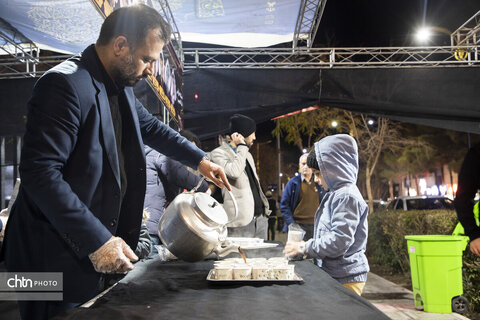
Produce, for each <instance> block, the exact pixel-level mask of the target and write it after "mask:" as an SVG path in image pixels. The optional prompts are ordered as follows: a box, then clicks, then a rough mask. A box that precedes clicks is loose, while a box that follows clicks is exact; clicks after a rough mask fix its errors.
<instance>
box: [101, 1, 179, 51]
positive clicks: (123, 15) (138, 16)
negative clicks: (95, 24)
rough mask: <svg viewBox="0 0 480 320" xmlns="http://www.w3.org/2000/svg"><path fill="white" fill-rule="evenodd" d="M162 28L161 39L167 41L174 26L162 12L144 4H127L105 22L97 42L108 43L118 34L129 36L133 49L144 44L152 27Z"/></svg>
mask: <svg viewBox="0 0 480 320" xmlns="http://www.w3.org/2000/svg"><path fill="white" fill-rule="evenodd" d="M156 28H160V30H161V33H160V34H159V35H158V36H159V39H161V40H162V41H163V42H165V43H167V42H169V41H170V37H171V35H172V28H171V27H170V25H169V24H168V23H167V22H166V21H165V20H164V19H163V18H162V16H161V15H160V13H158V11H157V10H155V9H154V8H152V7H149V6H147V5H144V4H138V5H134V6H127V7H122V8H119V9H117V10H115V11H113V12H112V13H111V14H110V15H109V16H108V17H107V18H106V19H105V21H104V22H103V24H102V28H101V29H100V35H99V36H98V40H97V44H99V45H106V44H108V43H109V42H110V41H111V40H112V39H115V38H116V37H118V36H124V37H126V38H127V40H128V43H129V46H130V48H131V49H136V48H138V47H140V46H142V45H143V44H145V40H146V37H147V34H148V31H149V30H151V29H156Z"/></svg>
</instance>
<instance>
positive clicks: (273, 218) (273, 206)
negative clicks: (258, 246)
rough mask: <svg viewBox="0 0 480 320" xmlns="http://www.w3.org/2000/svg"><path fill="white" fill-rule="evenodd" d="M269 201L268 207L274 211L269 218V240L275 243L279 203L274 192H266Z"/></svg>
mask: <svg viewBox="0 0 480 320" xmlns="http://www.w3.org/2000/svg"><path fill="white" fill-rule="evenodd" d="M265 195H266V196H267V199H268V207H269V209H270V210H271V211H272V212H271V213H270V215H269V216H268V240H272V241H275V226H276V223H277V201H276V200H275V199H274V198H273V195H272V192H271V191H270V190H268V191H267V192H265Z"/></svg>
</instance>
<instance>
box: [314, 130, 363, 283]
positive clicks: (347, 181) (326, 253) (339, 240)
mask: <svg viewBox="0 0 480 320" xmlns="http://www.w3.org/2000/svg"><path fill="white" fill-rule="evenodd" d="M315 155H316V158H317V161H318V165H319V168H320V172H321V173H322V176H323V179H324V180H325V183H326V184H327V186H328V189H329V192H328V193H327V194H326V195H325V196H324V198H323V200H322V202H321V203H320V206H319V208H318V210H317V213H316V215H315V231H314V237H313V239H310V240H308V241H307V242H306V244H305V253H306V254H307V256H309V257H311V258H315V263H316V264H317V265H318V266H319V267H321V268H322V269H323V270H325V272H327V273H328V274H329V275H331V276H332V277H333V278H335V279H336V280H338V281H339V282H341V283H349V282H364V281H366V280H367V273H368V271H369V270H370V268H369V266H368V261H367V257H366V256H365V249H366V246H367V235H368V223H367V215H368V206H367V204H366V203H365V201H364V200H363V197H362V195H361V194H360V191H359V190H358V188H357V186H356V184H355V183H356V181H357V175H358V150H357V143H356V142H355V140H354V139H353V138H352V137H351V136H349V135H346V134H338V135H333V136H328V137H325V138H323V139H321V140H320V141H318V142H316V143H315Z"/></svg>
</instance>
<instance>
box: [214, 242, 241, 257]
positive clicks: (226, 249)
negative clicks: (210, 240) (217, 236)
mask: <svg viewBox="0 0 480 320" xmlns="http://www.w3.org/2000/svg"><path fill="white" fill-rule="evenodd" d="M238 248H239V246H237V245H233V244H228V245H226V246H222V244H221V243H219V244H218V245H217V247H216V248H215V249H213V252H215V253H216V254H217V255H218V256H219V257H225V256H226V255H228V254H229V253H232V252H237V253H238Z"/></svg>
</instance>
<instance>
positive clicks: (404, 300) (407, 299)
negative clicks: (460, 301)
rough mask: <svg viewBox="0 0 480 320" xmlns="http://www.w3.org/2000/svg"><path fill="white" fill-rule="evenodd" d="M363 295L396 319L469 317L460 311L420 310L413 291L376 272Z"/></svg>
mask: <svg viewBox="0 0 480 320" xmlns="http://www.w3.org/2000/svg"><path fill="white" fill-rule="evenodd" d="M362 296H363V297H364V298H366V299H367V300H369V301H370V302H371V303H372V304H373V305H375V306H376V307H377V308H378V309H380V310H381V311H382V312H383V313H385V314H386V315H387V316H389V317H390V318H391V319H394V320H404V319H405V320H407V319H408V320H410V319H425V320H427V319H428V320H447V319H468V318H466V317H464V316H462V315H460V314H458V313H430V312H424V311H418V310H416V309H415V306H414V303H413V293H412V291H410V290H407V289H405V288H403V287H401V286H399V285H397V284H395V283H393V282H390V281H388V280H386V279H384V278H382V277H379V276H377V275H376V274H374V273H369V274H368V280H367V283H366V285H365V289H364V291H363V294H362Z"/></svg>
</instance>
